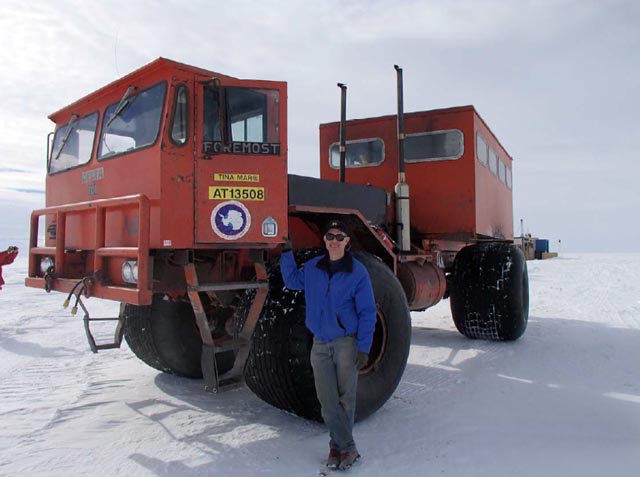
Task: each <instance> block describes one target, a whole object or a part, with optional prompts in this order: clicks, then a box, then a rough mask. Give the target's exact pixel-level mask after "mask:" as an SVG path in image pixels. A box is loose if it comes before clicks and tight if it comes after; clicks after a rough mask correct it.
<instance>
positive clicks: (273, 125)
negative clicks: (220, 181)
mask: <svg viewBox="0 0 640 477" xmlns="http://www.w3.org/2000/svg"><path fill="white" fill-rule="evenodd" d="M220 103H224V105H225V107H221V105H220ZM279 111H280V108H279V93H278V91H276V90H265V89H248V88H222V89H220V88H219V87H206V88H205V89H204V138H203V140H204V142H203V152H205V153H213V154H219V153H232V154H276V155H278V154H280V142H279V141H280V121H279V119H280V118H279ZM221 122H225V127H224V128H222V127H221ZM223 132H224V134H223ZM223 143H224V144H223Z"/></svg>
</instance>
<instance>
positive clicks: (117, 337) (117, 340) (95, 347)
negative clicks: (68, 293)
mask: <svg viewBox="0 0 640 477" xmlns="http://www.w3.org/2000/svg"><path fill="white" fill-rule="evenodd" d="M78 305H79V306H80V308H81V309H82V311H83V312H84V317H83V318H82V321H83V322H84V332H85V334H86V335H87V341H88V342H89V348H91V351H93V352H94V353H97V352H98V351H101V350H106V349H115V348H120V345H121V344H122V337H123V336H124V317H123V316H122V313H120V316H119V317H117V318H91V316H89V310H87V307H86V306H84V303H82V299H81V298H80V296H78ZM92 321H117V322H118V323H117V324H116V330H115V334H114V337H113V341H108V342H106V343H100V344H98V343H97V342H96V339H95V338H94V336H93V333H91V326H90V323H91V322H92Z"/></svg>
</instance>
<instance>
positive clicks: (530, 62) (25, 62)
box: [0, 0, 640, 253]
mask: <svg viewBox="0 0 640 477" xmlns="http://www.w3.org/2000/svg"><path fill="white" fill-rule="evenodd" d="M639 24H640V3H638V2H636V1H634V0H611V1H603V0H540V1H521V0H517V1H516V0H514V1H507V0H452V1H434V0H432V1H427V0H394V1H382V0H353V1H349V2H341V1H339V0H326V1H293V0H279V1H271V0H266V1H259V2H258V1H253V2H252V1H233V2H225V3H223V2H212V1H201V0H193V1H190V2H183V1H178V0H176V1H171V0H164V1H162V0H158V1H147V0H102V1H100V2H96V1H74V0H57V1H42V0H32V1H30V2H28V3H27V2H24V1H22V0H20V1H18V0H0V64H2V71H1V72H0V94H1V95H2V106H0V131H1V132H0V216H1V217H3V218H4V220H3V223H2V225H0V248H4V247H6V246H7V245H9V244H11V243H12V242H21V241H25V240H26V236H27V234H28V217H29V213H30V211H31V210H32V209H34V208H40V207H43V206H44V179H45V156H46V137H47V134H48V133H49V132H51V131H53V127H54V125H53V123H52V122H51V121H49V120H48V119H47V116H48V115H49V114H51V113H52V112H54V111H57V110H58V109H60V108H62V107H64V106H65V105H67V104H69V103H71V102H72V101H74V100H76V99H78V98H80V97H82V96H84V95H86V94H88V93H90V92H92V91H94V90H96V89H98V88H100V87H101V86H103V85H105V84H107V83H109V82H111V81H113V80H115V79H117V78H119V77H121V76H124V75H125V74H127V73H129V72H131V71H132V70H134V69H136V68H139V67H141V66H143V65H144V64H146V63H149V62H150V61H153V60H154V59H156V58H158V57H160V56H162V57H166V58H170V59H173V60H176V61H180V62H184V63H188V64H192V65H195V66H199V67H202V68H205V69H209V70H213V71H217V72H220V73H223V74H228V75H230V76H235V77H240V78H257V79H272V80H284V81H287V82H288V94H289V103H288V104H289V112H288V114H289V172H290V173H295V174H301V175H309V176H314V177H317V176H318V175H319V165H318V164H319V163H318V156H319V149H318V147H319V146H318V125H319V124H320V123H324V122H330V121H335V120H337V119H338V118H339V114H340V112H339V105H340V95H339V89H338V88H337V87H336V83H337V82H342V83H346V84H347V85H348V87H349V96H348V111H347V117H348V118H363V117H370V116H380V115H386V114H394V113H395V111H396V96H395V95H396V89H395V71H394V70H393V65H394V64H399V65H400V66H402V68H403V70H404V107H405V111H407V112H409V111H422V110H429V109H436V108H444V107H451V106H461V105H467V104H472V105H474V106H475V107H476V109H477V110H478V112H479V113H480V115H481V116H482V117H483V119H484V120H485V121H486V122H487V123H488V124H489V126H490V127H491V129H492V131H493V132H494V133H495V134H496V136H497V137H498V139H499V140H500V142H501V143H502V145H503V146H504V147H505V148H506V149H507V151H508V152H509V153H510V155H511V156H512V157H513V158H514V165H513V184H514V188H513V195H514V227H515V230H514V232H515V234H516V235H519V234H520V232H521V229H520V220H521V219H522V220H523V223H524V232H529V233H531V234H533V235H534V236H538V237H542V238H548V239H549V240H550V246H551V249H552V250H558V251H560V252H561V253H562V252H568V251H576V252H589V251H609V252H625V251H627V252H628V251H640V240H639V239H640V223H639V221H638V220H636V219H635V217H636V216H637V210H638V209H640V192H639V188H638V185H637V181H638V179H639V178H640V163H639V161H638V153H637V152H636V151H637V148H636V147H635V144H634V141H635V140H637V139H638V138H640V115H638V114H637V111H638V110H640V93H639V92H638V85H639V84H640V55H639V54H638V51H640V28H638V25H639ZM559 241H561V243H559Z"/></svg>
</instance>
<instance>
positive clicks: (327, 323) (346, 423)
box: [280, 221, 376, 470]
mask: <svg viewBox="0 0 640 477" xmlns="http://www.w3.org/2000/svg"><path fill="white" fill-rule="evenodd" d="M323 239H324V244H325V248H326V253H325V254H324V255H321V256H318V257H315V258H312V259H311V260H309V261H308V262H306V263H305V264H304V265H302V267H300V268H298V265H297V264H296V261H295V258H294V256H293V253H292V252H291V247H290V246H288V247H286V246H285V249H288V250H286V251H284V252H283V254H282V256H281V257H280V268H281V272H282V278H283V280H284V283H285V286H286V287H287V288H289V289H290V290H304V294H305V300H306V303H307V310H306V320H305V322H306V325H307V328H309V330H310V331H311V333H313V347H312V348H311V366H312V368H313V375H314V380H315V386H316V393H317V395H318V400H319V401H320V405H321V407H322V418H323V419H324V422H325V424H326V425H327V427H328V428H329V435H330V437H331V440H330V442H329V447H330V451H329V457H328V459H327V467H329V468H333V469H335V468H340V469H342V470H344V469H348V468H349V467H351V466H352V465H353V463H354V462H355V461H356V460H357V459H359V458H360V454H359V453H358V449H357V448H356V444H355V441H354V439H353V422H354V416H355V407H356V389H357V384H358V371H359V370H361V369H363V368H364V367H365V366H366V364H367V361H368V359H369V350H370V349H371V343H372V341H373V330H374V328H375V324H376V303H375V299H374V297H373V288H372V286H371V279H370V278H369V273H368V272H367V269H366V268H365V267H364V265H363V264H362V263H360V262H359V261H358V260H356V259H355V258H354V257H353V256H352V254H351V253H350V252H349V249H350V248H351V247H350V246H349V242H350V240H351V239H350V237H349V231H348V229H347V227H346V225H345V224H344V223H343V222H340V221H332V222H330V223H329V225H328V226H327V227H326V232H325V234H324V236H323Z"/></svg>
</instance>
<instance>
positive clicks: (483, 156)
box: [476, 133, 488, 166]
mask: <svg viewBox="0 0 640 477" xmlns="http://www.w3.org/2000/svg"><path fill="white" fill-rule="evenodd" d="M487 156H488V153H487V143H486V142H485V140H484V138H483V137H482V134H480V133H477V134H476V157H477V158H478V161H480V163H481V164H482V165H483V166H486V165H487V161H488V157H487Z"/></svg>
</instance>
